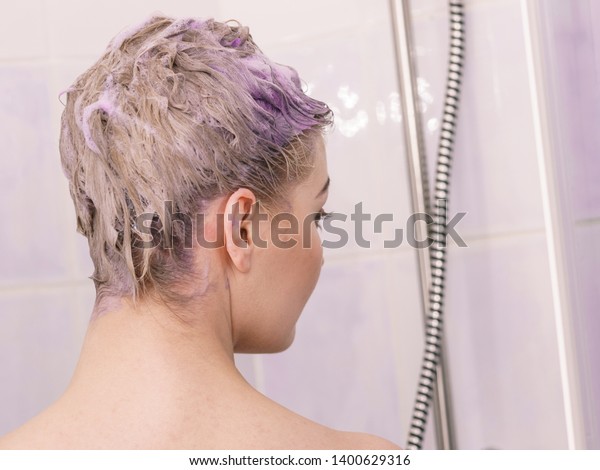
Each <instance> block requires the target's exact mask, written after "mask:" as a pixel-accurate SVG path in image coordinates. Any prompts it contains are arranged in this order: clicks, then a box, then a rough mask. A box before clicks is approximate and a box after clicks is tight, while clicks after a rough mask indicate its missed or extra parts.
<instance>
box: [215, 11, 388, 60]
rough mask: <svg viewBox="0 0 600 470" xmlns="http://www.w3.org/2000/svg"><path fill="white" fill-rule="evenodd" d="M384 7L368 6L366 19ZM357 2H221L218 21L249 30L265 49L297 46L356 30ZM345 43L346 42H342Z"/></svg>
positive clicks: (361, 17) (359, 17)
mask: <svg viewBox="0 0 600 470" xmlns="http://www.w3.org/2000/svg"><path fill="white" fill-rule="evenodd" d="M382 6H383V7H384V8H385V7H386V6H387V5H386V4H385V3H384V2H381V5H380V4H379V3H374V4H372V5H369V9H370V11H369V15H368V18H373V16H375V15H377V12H379V11H382V10H381V7H382ZM362 9H363V5H362V4H361V2H360V1H357V0H354V1H347V0H330V1H327V2H316V1H309V2H274V1H271V0H255V1H253V2H247V1H244V0H221V1H220V2H219V10H220V17H221V19H222V21H225V20H228V19H236V20H238V21H240V22H241V23H242V24H244V25H247V26H249V27H250V33H251V34H252V37H253V39H254V40H255V41H256V42H257V44H258V45H259V46H260V47H261V48H262V49H263V50H264V51H265V52H267V49H268V47H267V46H271V45H274V44H279V43H281V42H292V43H297V42H301V41H303V40H304V39H307V38H309V37H314V36H318V35H321V34H324V33H329V32H331V31H332V30H337V29H340V28H347V27H349V26H351V27H356V25H357V24H360V23H361V21H364V19H365V15H364V12H363V10H362ZM346 39H347V40H348V39H349V38H346Z"/></svg>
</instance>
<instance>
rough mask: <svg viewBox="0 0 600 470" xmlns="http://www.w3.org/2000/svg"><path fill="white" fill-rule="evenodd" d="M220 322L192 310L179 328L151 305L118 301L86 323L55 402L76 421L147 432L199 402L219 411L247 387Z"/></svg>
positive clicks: (220, 315) (175, 423) (168, 426)
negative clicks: (135, 427) (64, 386)
mask: <svg viewBox="0 0 600 470" xmlns="http://www.w3.org/2000/svg"><path fill="white" fill-rule="evenodd" d="M203 305H204V306H205V307H206V306H207V305H208V304H207V303H204V304H203ZM227 318H228V316H227V315H226V312H217V311H210V310H205V311H200V310H199V311H198V312H196V314H195V317H194V322H193V323H194V324H193V325H190V324H182V322H181V321H180V320H177V319H176V318H175V317H174V316H173V314H172V313H171V312H170V311H168V310H166V309H164V308H162V307H159V306H158V305H155V304H152V305H146V306H139V307H138V308H137V309H134V308H132V307H131V306H130V305H128V304H123V305H122V307H121V308H119V309H117V310H113V311H111V312H108V313H106V314H104V315H102V316H100V317H98V318H96V319H95V320H93V321H92V322H91V324H90V326H89V328H88V332H87V335H86V337H85V340H84V344H83V348H82V351H81V355H80V360H79V362H78V364H77V367H76V370H75V373H74V375H73V378H72V380H71V383H70V385H69V387H68V389H67V391H66V392H65V394H64V396H63V397H62V399H61V400H62V401H63V402H65V401H66V402H67V403H68V406H69V407H70V408H71V409H75V410H77V413H78V414H80V415H81V416H82V421H87V420H90V419H92V420H94V421H95V422H98V421H101V422H103V421H104V422H105V424H107V425H109V424H110V421H111V420H114V421H118V422H120V423H122V422H130V423H142V422H144V423H146V425H147V426H148V427H149V428H148V429H149V430H152V432H158V431H157V430H162V431H165V430H172V431H173V430H174V429H179V428H180V426H181V423H182V422H185V421H186V419H188V418H186V417H188V416H189V413H190V409H192V410H193V409H196V410H199V409H206V403H211V406H214V407H217V408H219V407H221V406H223V407H226V406H227V403H228V402H229V403H230V402H231V400H235V399H236V396H238V395H239V394H241V393H244V392H247V391H248V390H249V389H250V386H249V384H248V383H247V382H246V381H245V380H244V378H243V377H242V376H241V374H240V373H239V372H238V371H237V369H236V368H235V364H234V359H233V345H232V339H231V326H230V324H229V323H230V322H229V321H228V320H227ZM59 402H60V400H59ZM154 427H156V429H153V428H154ZM162 431H161V432H162ZM140 432H144V431H143V430H140ZM173 432H175V431H173Z"/></svg>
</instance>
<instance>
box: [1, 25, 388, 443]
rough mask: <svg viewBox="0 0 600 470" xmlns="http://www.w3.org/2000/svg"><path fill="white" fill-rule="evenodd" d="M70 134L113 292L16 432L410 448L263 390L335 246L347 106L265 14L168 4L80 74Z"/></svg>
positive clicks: (73, 167)
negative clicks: (337, 116)
mask: <svg viewBox="0 0 600 470" xmlns="http://www.w3.org/2000/svg"><path fill="white" fill-rule="evenodd" d="M66 94H67V102H66V106H65V110H64V112H63V116H62V130H61V138H60V151H61V159H62V164H63V169H64V172H65V175H66V176H67V178H68V180H69V188H70V192H71V196H72V198H73V201H74V204H75V210H76V214H77V229H78V231H79V232H80V233H82V234H83V235H85V236H86V237H87V238H88V242H89V246H90V256H91V258H92V260H93V262H94V267H95V269H94V273H93V275H92V276H91V278H92V279H93V281H94V284H95V287H96V303H95V305H94V310H93V312H92V318H91V321H90V325H89V328H88V331H87V334H86V337H85V341H84V345H83V348H82V351H81V356H80V359H79V362H78V364H77V368H76V370H75V373H74V375H73V378H72V380H71V383H70V384H69V387H68V388H67V390H66V391H65V393H64V394H63V396H62V397H60V398H59V399H58V400H57V401H56V402H55V403H53V404H52V405H51V406H50V407H49V408H48V409H46V410H45V411H43V412H42V413H41V414H39V415H38V416H36V417H35V418H34V419H32V420H31V421H29V422H28V423H26V424H25V425H23V426H22V427H21V428H19V429H17V430H16V431H14V432H12V433H10V434H8V435H7V436H5V437H4V438H3V439H0V448H105V449H118V448H126V449H172V448H179V449H193V448H200V449H252V448H255V449H276V448H282V449H294V448H310V449H319V448H324V449H336V448H338V449H359V448H364V449H370V448H377V449H397V447H396V446H395V445H394V444H392V443H390V442H388V441H385V440H383V439H380V438H377V437H374V436H370V435H365V434H358V433H348V432H340V431H336V430H333V429H329V428H326V427H324V426H321V425H318V424H316V423H313V422H311V421H309V420H307V419H305V418H303V417H301V416H298V415H296V414H294V413H292V412H291V411H289V410H287V409H285V408H283V407H281V406H279V405H277V404H276V403H274V402H272V401H271V400H269V399H268V398H266V397H265V396H263V395H261V394H260V393H258V392H257V391H256V390H254V389H253V388H252V387H251V386H250V385H249V384H248V383H247V382H246V381H245V380H244V378H243V377H242V375H241V374H240V373H239V372H238V371H237V369H236V368H235V364H234V356H233V354H234V352H253V353H267V352H277V351H282V350H284V349H286V348H287V347H288V346H289V345H290V344H291V342H292V340H293V338H294V328H295V323H296V321H297V319H298V317H299V315H300V313H301V311H302V309H303V307H304V305H305V303H306V301H307V300H308V298H309V296H310V295H311V293H312V291H313V289H314V287H315V284H316V282H317V279H318V277H319V273H320V269H321V266H322V264H323V257H322V247H321V243H320V237H319V233H318V231H317V225H318V223H319V219H320V218H321V217H323V216H324V215H325V213H324V212H323V205H324V203H325V200H326V199H327V187H328V184H329V176H328V173H327V163H326V157H325V148H324V142H323V132H324V131H325V130H326V129H327V128H328V126H330V125H331V123H332V113H331V110H330V109H329V108H328V107H327V106H326V105H325V104H324V103H322V102H320V101H317V100H315V99H312V98H310V97H308V96H306V95H305V94H304V93H303V92H302V90H301V86H300V81H299V78H298V75H297V73H296V72H295V71H294V70H293V69H291V68H289V67H286V66H283V65H280V64H276V63H274V62H272V61H270V60H269V59H268V58H267V57H265V56H264V55H263V54H262V52H261V51H260V49H259V48H258V47H257V46H256V44H255V43H254V42H253V40H252V37H251V36H250V34H249V32H248V28H246V27H242V26H241V25H239V23H235V24H234V25H229V24H223V23H219V22H216V21H214V20H212V19H209V20H198V19H181V20H174V19H172V18H167V17H162V16H160V17H157V16H153V17H151V18H149V19H148V20H147V21H145V22H144V23H142V24H141V25H139V26H137V27H135V28H132V29H130V30H128V31H126V32H124V33H122V34H120V35H119V36H117V37H115V38H114V39H113V40H112V42H111V43H110V44H109V47H108V48H107V50H106V52H105V53H104V55H103V56H102V57H101V58H100V60H99V61H98V62H97V63H96V64H95V65H94V66H92V67H91V68H90V69H89V70H87V71H86V72H85V73H84V74H82V75H81V76H80V77H79V78H78V79H77V80H76V81H75V83H74V84H73V85H72V86H71V87H70V88H69V89H68V90H67V91H66Z"/></svg>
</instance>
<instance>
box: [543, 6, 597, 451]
mask: <svg viewBox="0 0 600 470" xmlns="http://www.w3.org/2000/svg"><path fill="white" fill-rule="evenodd" d="M541 15H542V18H543V24H544V28H543V29H542V34H543V35H544V36H543V45H544V48H543V52H544V58H545V61H544V63H545V70H544V72H545V75H546V76H547V77H549V78H550V80H549V81H548V98H547V99H548V102H549V105H550V106H551V108H552V111H553V112H552V113H551V116H552V120H551V126H552V128H553V129H555V130H556V132H555V133H554V134H555V137H556V138H555V140H554V142H553V143H554V147H553V149H552V150H553V152H554V161H555V165H556V169H557V172H558V175H559V176H558V181H557V193H558V196H559V198H560V201H562V211H561V214H560V215H561V218H562V220H561V222H562V226H563V227H564V231H565V234H566V235H565V236H566V238H567V243H568V247H567V250H566V255H567V262H568V265H567V269H569V275H568V283H567V288H568V293H569V295H570V300H571V305H570V308H571V310H572V312H573V320H574V328H575V333H576V337H577V341H576V355H577V363H578V366H579V375H580V384H579V387H580V389H581V400H582V406H583V409H584V410H585V413H584V416H583V418H584V425H585V436H584V440H585V443H586V446H587V447H588V448H592V449H598V448H600V405H599V403H598V400H597V397H598V396H599V395H600V374H599V373H598V371H599V369H598V366H597V364H596V358H598V357H599V355H600V349H599V346H598V341H597V338H599V337H600V317H599V316H598V306H599V305H600V290H599V289H598V287H599V283H598V279H599V277H600V248H599V247H598V240H599V239H600V238H599V236H600V186H599V185H598V181H600V158H599V155H600V135H599V134H598V132H597V129H598V125H599V124H600V88H599V87H598V84H599V83H600V34H599V33H598V31H599V28H600V4H599V3H598V2H597V1H594V0H587V1H578V2H573V3H572V4H570V5H569V4H567V3H565V2H560V1H557V0H550V1H547V2H544V3H543V8H542V10H541Z"/></svg>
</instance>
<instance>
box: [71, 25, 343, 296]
mask: <svg viewBox="0 0 600 470" xmlns="http://www.w3.org/2000/svg"><path fill="white" fill-rule="evenodd" d="M65 93H66V95H67V101H66V104H65V109H64V111H63V113H62V119H61V134H60V155H61V162H62V166H63V171H64V173H65V175H66V177H67V179H68V180H69V191H70V194H71V197H72V199H73V202H74V205H75V212H76V218H77V231H78V232H79V233H81V234H83V235H84V236H85V237H87V239H88V243H89V248H90V257H91V259H92V261H93V264H94V273H93V275H92V276H90V278H91V279H92V280H93V281H94V285H95V288H96V305H97V306H98V305H99V304H100V303H101V302H102V299H103V298H105V297H113V296H117V297H123V296H132V297H133V300H134V302H135V301H136V299H138V298H141V297H143V296H144V295H145V294H148V293H151V292H159V293H160V294H161V298H162V299H163V300H165V301H169V302H174V303H181V302H182V301H183V300H185V299H184V297H185V296H184V297H182V294H181V291H178V290H177V289H175V287H176V286H177V285H182V283H183V284H185V281H186V280H187V279H189V274H190V269H192V258H191V253H190V251H191V250H186V248H185V243H184V242H185V238H186V237H187V236H188V235H189V234H188V233H185V232H186V230H183V229H181V227H179V226H178V224H173V227H172V234H163V235H166V236H167V237H172V245H171V246H169V247H166V246H165V245H164V244H162V243H161V244H159V245H157V246H153V247H152V248H141V247H140V245H139V243H138V242H139V241H140V240H141V239H142V237H141V236H140V232H139V227H137V226H136V224H135V220H136V217H137V215H139V214H142V213H146V214H147V213H150V214H153V215H154V217H153V219H152V222H151V223H152V227H153V228H154V230H155V231H159V230H161V229H163V228H164V229H165V230H166V229H167V224H164V223H163V222H164V221H165V220H167V218H168V217H169V214H168V213H166V211H165V208H164V202H165V201H171V203H172V209H173V211H174V212H178V213H183V214H194V213H196V212H197V211H201V210H202V208H203V207H205V205H206V203H207V202H209V201H211V200H213V199H214V198H216V197H219V196H222V195H226V194H230V193H232V192H234V191H235V190H236V189H238V188H241V187H245V188H248V189H250V190H251V191H253V192H254V194H255V195H256V197H257V199H258V200H259V201H260V202H261V203H262V205H263V206H265V207H277V206H279V203H280V202H281V201H284V200H285V194H286V191H287V189H288V188H289V187H291V185H293V184H294V183H296V182H299V181H301V180H302V179H304V178H305V177H306V176H307V175H308V174H309V173H310V169H311V168H312V162H313V153H314V142H315V139H316V137H317V136H318V135H323V133H325V131H326V130H328V128H330V126H331V125H332V124H333V113H332V111H331V109H330V108H329V107H328V106H327V105H326V104H325V103H323V102H321V101H318V100H316V99H313V98H311V97H309V96H308V95H307V94H306V93H305V92H304V91H303V90H302V86H301V82H300V79H299V77H298V73H297V72H296V71H295V70H294V69H293V68H291V67H289V66H285V65H282V64H278V63H275V62H273V61H271V60H270V59H268V58H267V57H266V56H265V55H264V54H263V53H262V51H261V50H260V49H259V47H258V46H257V45H256V44H255V43H254V41H253V39H252V36H251V35H250V33H249V30H248V28H247V27H246V26H242V25H241V24H240V23H239V22H237V21H235V20H230V21H227V22H225V23H221V22H218V21H215V20H214V19H197V18H185V19H174V18H170V17H167V16H164V15H162V14H161V15H152V16H151V17H150V18H148V19H147V20H146V21H144V22H143V23H142V24H140V25H138V26H135V27H133V28H130V29H129V30H126V31H124V32H123V33H121V34H119V35H117V36H116V37H114V38H113V39H112V41H111V42H110V43H109V45H108V47H107V49H106V51H105V52H104V53H103V55H102V56H101V57H100V59H99V60H98V61H97V62H96V63H95V64H94V65H93V66H91V67H90V68H89V69H88V70H87V71H85V72H84V73H83V74H82V75H80V76H79V77H78V78H77V79H76V80H75V82H74V83H73V84H72V85H71V87H69V88H68V89H67V90H66V91H65ZM176 226H177V227H176ZM153 233H154V232H153ZM163 239H164V237H163ZM188 284H189V285H191V282H189V283H188ZM192 297H193V295H191V294H190V296H189V298H190V299H191V298H192Z"/></svg>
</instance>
